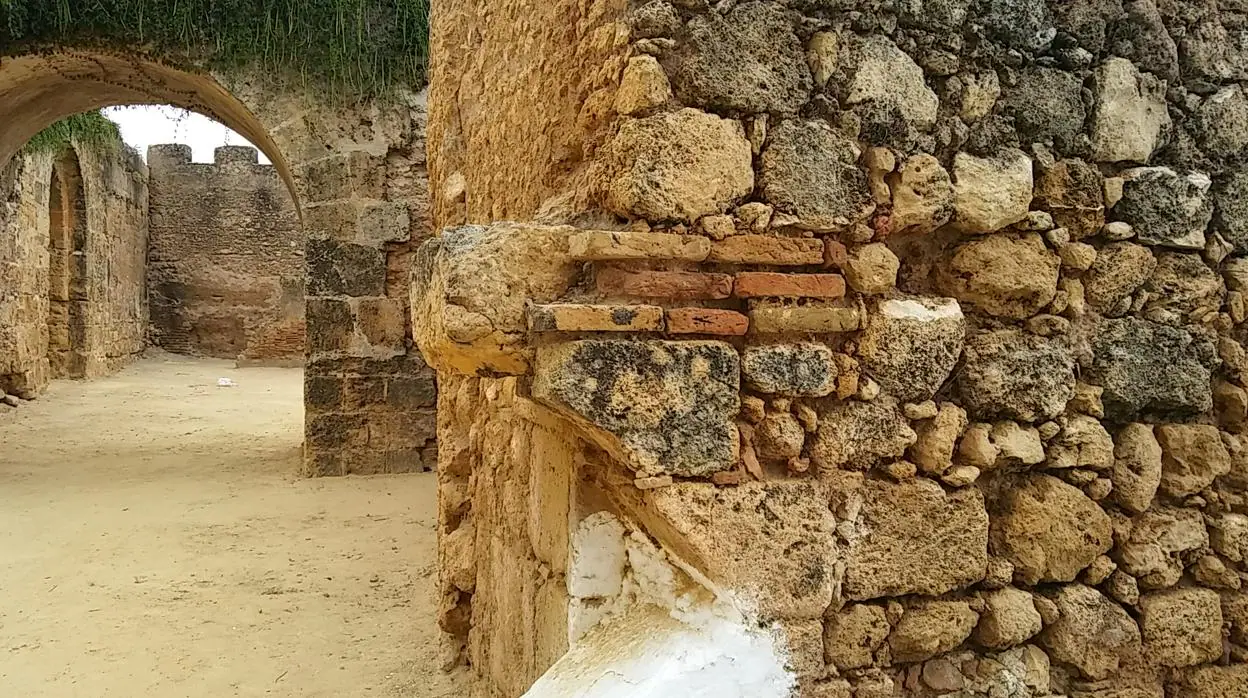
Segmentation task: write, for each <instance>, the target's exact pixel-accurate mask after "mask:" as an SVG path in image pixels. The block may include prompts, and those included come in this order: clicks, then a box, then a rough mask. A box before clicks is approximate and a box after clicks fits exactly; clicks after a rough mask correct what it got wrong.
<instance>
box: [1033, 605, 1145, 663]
mask: <svg viewBox="0 0 1248 698" xmlns="http://www.w3.org/2000/svg"><path fill="white" fill-rule="evenodd" d="M1050 598H1051V599H1052V600H1053V602H1054V603H1055V604H1056V606H1057V611H1058V614H1059V616H1058V618H1057V620H1056V622H1053V623H1051V624H1049V625H1048V626H1047V627H1046V628H1045V629H1044V632H1042V633H1041V634H1040V636H1039V642H1040V645H1041V646H1042V647H1044V648H1045V649H1046V650H1048V652H1049V655H1050V656H1051V657H1052V658H1053V659H1056V660H1058V661H1061V662H1065V663H1067V664H1070V665H1071V666H1074V667H1076V668H1077V669H1078V670H1079V671H1080V673H1081V674H1083V675H1084V676H1086V677H1087V678H1090V679H1103V678H1106V677H1108V676H1110V675H1112V674H1113V673H1115V672H1116V671H1118V666H1119V663H1120V662H1121V661H1122V660H1123V659H1125V658H1128V657H1130V656H1131V655H1132V654H1134V653H1136V652H1139V650H1140V629H1139V628H1138V627H1137V626H1136V624H1135V621H1133V620H1131V616H1128V615H1127V612H1126V611H1124V610H1122V608H1121V607H1120V606H1118V604H1116V603H1114V602H1113V601H1111V600H1109V599H1108V598H1106V597H1105V596H1103V595H1102V594H1101V593H1100V592H1098V591H1097V590H1096V589H1093V588H1092V587H1088V586H1084V585H1082V584H1069V585H1066V586H1062V587H1058V588H1057V590H1056V591H1055V592H1054V593H1053V594H1052V595H1051V597H1050Z"/></svg>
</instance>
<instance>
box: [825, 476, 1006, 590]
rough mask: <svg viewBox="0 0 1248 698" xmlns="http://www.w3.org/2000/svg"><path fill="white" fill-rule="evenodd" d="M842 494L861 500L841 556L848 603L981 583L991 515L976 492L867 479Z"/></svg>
mask: <svg viewBox="0 0 1248 698" xmlns="http://www.w3.org/2000/svg"><path fill="white" fill-rule="evenodd" d="M844 496H846V497H861V502H862V509H861V519H860V520H858V521H855V522H854V523H855V529H854V530H855V531H856V533H855V534H854V535H853V536H852V537H851V538H850V540H849V545H848V550H847V551H846V554H845V556H844V559H845V563H846V570H845V583H844V594H845V596H846V597H847V598H850V599H856V600H861V599H873V598H878V597H881V596H902V595H905V594H924V595H930V596H935V595H939V594H943V593H946V592H949V591H953V590H955V589H961V588H963V587H966V586H969V585H971V584H974V583H975V582H977V581H979V580H980V579H982V578H983V576H984V570H985V568H986V567H987V565H988V513H987V511H986V510H985V509H984V500H983V496H982V495H981V494H980V493H979V490H977V489H975V488H964V489H959V490H956V491H954V492H946V491H945V490H944V489H943V488H942V487H941V486H940V485H938V484H937V483H935V482H933V481H931V480H927V479H923V478H917V479H913V480H906V481H904V482H899V483H891V482H887V481H884V480H866V481H865V482H863V483H862V486H861V487H860V488H858V489H856V490H852V491H850V492H847V493H845V495H844ZM936 541H939V543H938V544H935V543H934V542H936Z"/></svg>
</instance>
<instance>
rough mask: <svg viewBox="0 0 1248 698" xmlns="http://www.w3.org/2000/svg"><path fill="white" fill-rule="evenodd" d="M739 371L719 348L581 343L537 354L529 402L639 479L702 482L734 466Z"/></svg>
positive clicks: (725, 347) (728, 350) (728, 349)
mask: <svg viewBox="0 0 1248 698" xmlns="http://www.w3.org/2000/svg"><path fill="white" fill-rule="evenodd" d="M740 371H741V369H740V361H739V358H738V356H737V352H736V350H735V349H733V348H732V346H731V345H729V344H725V343H723V342H711V341H696V342H661V341H649V342H636V341H618V340H584V341H578V342H568V343H566V344H558V345H552V346H546V347H542V348H541V349H539V350H538V353H537V364H536V373H535V376H534V379H533V396H534V397H535V398H537V399H538V400H540V401H542V402H544V403H546V404H548V405H550V406H551V407H554V408H555V409H558V410H560V411H562V412H565V413H567V414H570V415H572V416H573V417H575V418H578V419H579V420H581V421H583V423H585V424H587V425H589V426H591V427H593V430H592V432H593V434H594V436H595V438H599V439H600V440H602V441H605V442H606V445H607V446H610V447H612V450H613V451H614V452H615V453H616V454H617V456H618V457H619V458H620V459H621V460H624V461H625V462H627V463H628V464H629V465H630V466H631V467H632V468H634V469H635V470H637V471H638V472H639V473H641V474H642V475H643V476H644V475H657V474H664V473H667V474H672V475H682V476H706V475H710V474H711V473H713V472H717V471H720V470H728V469H730V468H732V467H734V466H735V465H736V462H737V452H738V440H737V430H736V426H735V425H734V424H733V422H732V420H733V418H735V417H736V414H737V411H738V409H739V406H740V405H739V398H738V390H739V382H740Z"/></svg>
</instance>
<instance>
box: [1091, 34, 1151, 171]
mask: <svg viewBox="0 0 1248 698" xmlns="http://www.w3.org/2000/svg"><path fill="white" fill-rule="evenodd" d="M1093 85H1094V90H1093V91H1094V97H1095V101H1094V106H1093V109H1092V157H1093V158H1094V159H1096V160H1097V161H1100V162H1122V161H1124V160H1127V161H1132V162H1148V159H1149V158H1150V157H1151V156H1152V154H1153V150H1154V149H1155V148H1156V147H1157V145H1158V143H1159V142H1160V139H1161V136H1162V134H1163V132H1164V131H1165V130H1166V129H1167V128H1169V126H1170V114H1169V113H1168V112H1167V111H1166V97H1165V83H1164V82H1162V81H1160V80H1158V79H1157V78H1155V77H1153V76H1152V75H1148V74H1143V75H1141V74H1140V72H1139V71H1138V70H1136V68H1135V66H1134V65H1132V64H1131V61H1129V60H1126V59H1125V58H1117V57H1114V58H1110V59H1109V60H1107V61H1105V62H1104V63H1102V64H1101V65H1100V66H1099V67H1098V68H1097V69H1096V72H1095V74H1094V77H1093Z"/></svg>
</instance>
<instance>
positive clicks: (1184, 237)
mask: <svg viewBox="0 0 1248 698" xmlns="http://www.w3.org/2000/svg"><path fill="white" fill-rule="evenodd" d="M1122 174H1123V178H1124V181H1123V185H1122V199H1121V200H1119V201H1118V203H1117V204H1116V205H1115V206H1114V209H1113V212H1114V218H1115V219H1117V220H1120V221H1123V222H1126V223H1129V224H1130V225H1131V228H1132V229H1133V230H1134V231H1135V235H1136V239H1138V240H1139V241H1140V242H1141V243H1144V244H1146V245H1160V246H1162V247H1176V248H1179V249H1188V250H1202V249H1204V247H1205V228H1206V227H1207V226H1208V225H1209V221H1210V219H1211V218H1212V217H1213V201H1212V199H1211V198H1210V197H1209V196H1208V192H1209V187H1210V186H1211V184H1212V182H1210V180H1209V178H1208V177H1207V176H1205V175H1203V174H1200V173H1198V172H1193V173H1191V174H1188V175H1186V176H1184V175H1180V174H1179V173H1177V172H1175V171H1174V170H1172V169H1170V168H1168V167H1137V168H1134V169H1131V170H1127V171H1125V172H1123V173H1122Z"/></svg>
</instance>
